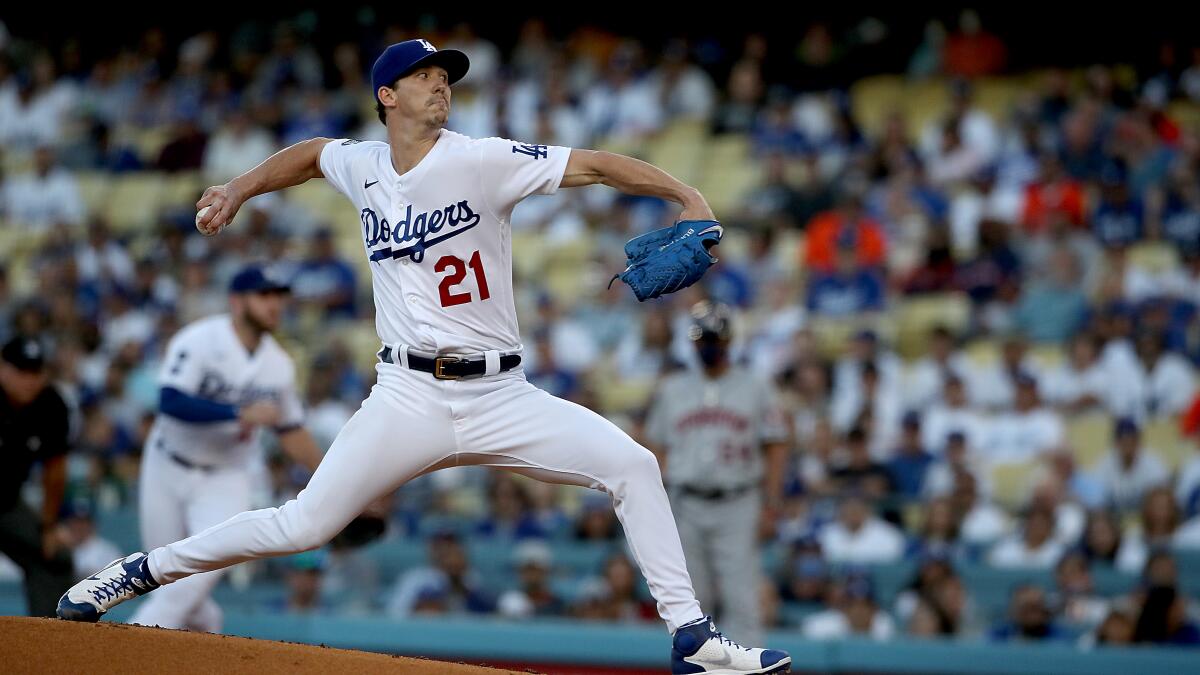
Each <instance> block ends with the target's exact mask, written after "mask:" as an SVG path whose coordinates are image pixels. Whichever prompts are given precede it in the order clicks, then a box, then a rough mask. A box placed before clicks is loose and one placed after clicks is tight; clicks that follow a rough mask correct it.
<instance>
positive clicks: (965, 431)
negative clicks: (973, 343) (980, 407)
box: [921, 375, 987, 456]
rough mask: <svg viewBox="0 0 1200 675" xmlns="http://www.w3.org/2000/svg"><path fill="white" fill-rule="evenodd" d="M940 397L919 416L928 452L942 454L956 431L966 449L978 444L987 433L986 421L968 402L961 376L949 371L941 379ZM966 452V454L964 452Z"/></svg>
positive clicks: (959, 440)
mask: <svg viewBox="0 0 1200 675" xmlns="http://www.w3.org/2000/svg"><path fill="white" fill-rule="evenodd" d="M939 398H940V400H939V401H938V402H935V403H933V405H932V407H930V408H928V409H927V412H926V413H925V418H924V419H923V420H922V424H921V427H922V431H921V434H922V436H923V441H922V443H923V444H924V445H925V447H926V449H928V450H929V451H930V452H933V453H937V454H944V452H945V450H946V448H947V447H948V446H949V445H950V443H951V437H952V436H954V435H956V434H957V436H958V437H959V439H958V440H957V441H956V442H959V443H961V444H962V445H963V449H964V452H965V450H967V449H969V448H972V447H979V443H981V442H982V441H983V440H984V438H985V436H986V433H987V422H986V419H985V418H984V417H983V415H980V414H979V413H978V412H976V410H975V409H974V408H972V407H971V406H970V403H969V401H968V400H967V388H966V385H965V384H964V382H963V380H962V378H961V377H959V376H957V375H950V376H948V377H946V379H945V380H944V381H943V385H942V389H941V395H940V397H939ZM964 456H965V455H964Z"/></svg>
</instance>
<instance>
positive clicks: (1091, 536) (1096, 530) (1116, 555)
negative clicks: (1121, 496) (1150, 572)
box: [1080, 510, 1146, 574]
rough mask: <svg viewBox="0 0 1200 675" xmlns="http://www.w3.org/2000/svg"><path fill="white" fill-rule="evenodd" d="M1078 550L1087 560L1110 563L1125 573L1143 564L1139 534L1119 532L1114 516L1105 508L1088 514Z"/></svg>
mask: <svg viewBox="0 0 1200 675" xmlns="http://www.w3.org/2000/svg"><path fill="white" fill-rule="evenodd" d="M1080 551H1081V552H1082V553H1083V555H1084V556H1086V557H1087V559H1088V561H1089V562H1091V563H1101V564H1105V565H1111V566H1113V567H1116V568H1117V569H1118V570H1120V571H1122V572H1125V573H1126V574H1135V573H1138V572H1140V571H1141V570H1142V568H1143V567H1144V566H1145V564H1146V547H1145V545H1144V544H1143V543H1142V541H1141V538H1139V537H1127V536H1123V535H1122V534H1121V529H1120V528H1119V527H1118V526H1117V519H1116V517H1115V516H1114V515H1113V514H1112V513H1111V512H1108V511H1099V510H1097V511H1092V512H1091V513H1089V514H1088V520H1087V525H1086V526H1085V527H1084V530H1083V541H1082V543H1081V545H1080Z"/></svg>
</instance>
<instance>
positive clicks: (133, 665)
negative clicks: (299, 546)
mask: <svg viewBox="0 0 1200 675" xmlns="http://www.w3.org/2000/svg"><path fill="white" fill-rule="evenodd" d="M98 655H103V659H100V658H97V656H98ZM0 664H3V666H2V667H0V670H3V671H4V672H7V673H12V674H13V675H20V674H24V673H39V674H40V675H52V674H54V673H72V674H77V673H89V675H108V674H110V673H132V672H152V673H176V674H177V675H187V674H189V673H196V674H197V675H200V674H204V675H207V674H208V673H228V674H236V673H254V674H255V675H271V674H272V673H290V674H294V675H305V674H307V673H312V674H313V675H316V674H318V673H387V674H389V675H424V674H426V673H429V674H433V673H438V674H441V675H502V674H504V673H512V674H513V675H515V672H516V671H511V670H496V669H493V668H485V667H481V666H469V665H464V664H459V663H447V662H444V661H429V660H424V659H414V658H408V657H402V656H387V655H385V654H372V653H368V652H358V651H351V650H348V649H333V648H331V647H314V646H312V645H300V644H292V643H289V642H272V641H267V640H251V639H248V638H239V637H229V636H225V635H214V634H211V633H190V632H187V631H179V630H166V629H163V628H145V627H142V626H127V625H123V624H112V623H97V624H82V623H70V622H67V621H59V620H57V619H34V618H25V617H12V616H5V617H0Z"/></svg>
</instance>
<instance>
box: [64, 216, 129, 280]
mask: <svg viewBox="0 0 1200 675" xmlns="http://www.w3.org/2000/svg"><path fill="white" fill-rule="evenodd" d="M86 230H87V240H86V241H85V242H83V243H80V244H79V246H78V247H77V248H76V249H75V266H76V269H78V274H79V281H80V282H81V283H83V284H92V285H98V286H99V287H100V288H101V289H103V290H104V291H108V292H111V291H112V290H113V289H115V288H121V289H127V290H132V288H131V286H132V285H133V282H134V267H133V261H132V260H131V259H130V258H129V253H127V252H126V251H125V247H124V246H122V245H121V243H120V242H118V241H116V240H114V239H112V238H111V237H110V235H109V231H108V223H106V222H105V221H104V220H103V219H100V218H93V219H91V221H90V222H89V223H88V225H87V228H86Z"/></svg>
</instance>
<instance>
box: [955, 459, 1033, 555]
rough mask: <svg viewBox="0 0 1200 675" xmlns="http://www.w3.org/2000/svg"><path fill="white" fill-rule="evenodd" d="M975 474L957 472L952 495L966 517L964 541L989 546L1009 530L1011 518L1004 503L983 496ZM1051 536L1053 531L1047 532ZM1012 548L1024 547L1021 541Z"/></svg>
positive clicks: (959, 510)
mask: <svg viewBox="0 0 1200 675" xmlns="http://www.w3.org/2000/svg"><path fill="white" fill-rule="evenodd" d="M977 483H978V482H977V481H976V479H975V477H974V476H973V475H971V474H970V473H968V472H966V471H956V472H955V473H954V492H953V493H951V495H950V499H951V501H953V502H954V506H955V508H956V509H957V510H958V512H959V513H961V514H963V517H962V530H961V531H962V538H963V541H964V542H966V543H967V544H970V545H972V546H987V545H990V544H992V543H994V542H995V541H996V540H998V539H1000V538H1001V537H1002V536H1004V535H1005V534H1006V533H1007V532H1008V530H1009V518H1008V516H1007V515H1006V514H1005V513H1004V511H1003V510H1002V509H1000V507H998V506H996V505H995V504H993V503H992V502H991V501H989V500H988V499H986V498H984V497H981V496H980V495H979V490H978V484H977ZM1046 537H1049V534H1048V533H1047V534H1046ZM1010 548H1014V549H1015V550H1017V551H1020V550H1021V549H1020V542H1019V541H1016V542H1011V543H1010Z"/></svg>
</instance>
